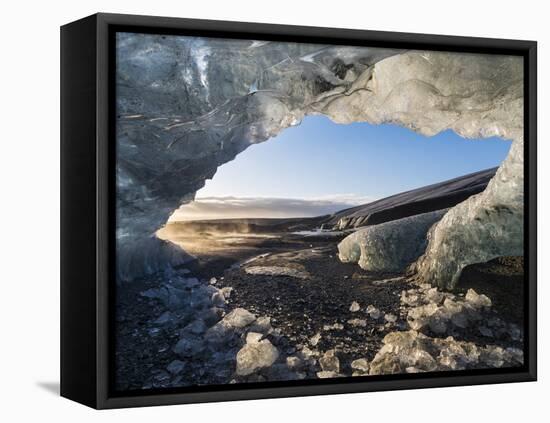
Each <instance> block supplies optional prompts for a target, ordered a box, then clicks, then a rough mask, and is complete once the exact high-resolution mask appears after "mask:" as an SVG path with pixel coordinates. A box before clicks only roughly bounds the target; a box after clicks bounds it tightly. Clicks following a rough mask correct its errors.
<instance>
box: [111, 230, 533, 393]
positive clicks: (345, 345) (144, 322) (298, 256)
mask: <svg viewBox="0 0 550 423" xmlns="http://www.w3.org/2000/svg"><path fill="white" fill-rule="evenodd" d="M262 235H266V234H265V233H263V234H262ZM343 236H344V234H342V235H340V236H336V237H335V236H316V237H311V236H303V235H298V234H292V233H289V232H280V233H275V234H268V236H267V237H266V236H254V234H252V236H251V234H250V233H249V232H248V233H247V234H246V236H242V237H241V236H240V235H238V234H234V233H231V234H220V233H216V234H213V233H207V232H201V233H199V234H195V239H194V240H192V241H193V243H192V244H193V245H195V247H196V248H195V250H194V251H191V252H192V253H193V254H194V255H195V256H196V257H197V259H196V260H195V261H194V262H193V263H188V264H186V265H185V268H186V269H189V270H190V271H191V273H190V274H189V275H187V276H191V275H193V276H196V277H199V278H201V279H203V280H206V281H208V280H210V278H214V277H215V278H216V281H215V286H216V287H218V288H221V287H224V286H228V287H232V288H233V291H232V293H231V296H230V298H229V304H228V309H232V308H236V307H242V308H245V309H247V310H249V311H251V312H252V313H254V314H256V315H258V316H268V317H270V318H271V319H272V320H271V323H272V326H273V327H274V328H277V329H279V330H280V331H281V333H282V335H283V337H284V338H285V339H286V341H287V343H286V346H283V348H285V351H284V353H285V354H287V355H291V354H293V353H294V352H295V351H296V349H300V348H302V347H304V346H307V347H309V348H311V349H315V350H317V351H326V350H329V349H333V348H334V349H337V350H338V352H339V357H340V358H341V366H342V371H343V372H344V373H346V374H350V373H351V369H350V363H351V361H353V360H355V359H358V358H366V359H367V360H369V361H370V360H372V358H373V357H374V355H375V354H376V352H377V351H378V350H379V349H380V347H381V346H382V339H383V338H384V336H385V335H386V334H387V333H389V332H392V331H396V330H407V329H408V327H407V324H406V320H405V319H406V316H405V315H401V314H400V313H401V309H400V294H401V291H402V290H407V289H409V288H412V287H414V286H415V285H414V284H413V282H412V281H409V280H407V278H406V277H404V275H399V274H381V273H373V272H367V271H364V270H362V269H361V268H360V267H359V266H358V265H357V264H349V263H342V262H340V260H339V259H338V257H337V244H338V242H339V241H340V240H341V239H342V238H343ZM182 238H184V240H185V239H187V241H189V238H185V237H183V236H182ZM220 240H221V241H220ZM198 241H200V242H198ZM183 245H184V246H185V244H183ZM259 255H262V256H260V257H258V256H259ZM252 258H255V259H253V260H252V261H249V260H250V259H252ZM247 261H248V262H247ZM245 262H246V263H245ZM238 263H240V264H241V265H240V266H239V265H236V264H238ZM251 266H279V267H280V266H283V267H288V268H292V269H296V270H299V271H300V272H307V273H308V274H309V276H308V277H307V279H300V278H296V277H290V276H269V275H253V274H248V273H246V270H245V269H246V268H247V267H251ZM182 272H186V271H184V270H183V269H182ZM159 277H160V276H159ZM388 279H389V280H388ZM160 285H162V281H161V280H158V278H157V279H155V277H150V278H146V279H143V280H137V281H133V282H132V283H131V284H128V285H127V286H125V287H124V289H118V290H117V326H116V340H117V348H116V349H117V351H116V366H117V386H118V387H119V388H121V389H140V388H142V387H143V384H144V381H147V380H150V379H151V375H152V374H157V375H159V374H160V375H162V374H163V371H164V372H165V368H166V366H167V365H168V364H169V363H170V362H171V361H172V360H174V359H177V358H178V357H177V356H176V355H175V354H174V353H173V352H172V347H173V346H174V345H175V344H176V343H177V341H178V333H179V330H180V329H182V328H183V327H184V326H185V324H187V323H188V322H184V321H182V322H180V323H177V324H175V325H176V326H174V325H167V326H162V327H160V328H159V327H158V326H155V325H154V324H152V323H153V322H154V320H155V319H157V318H158V317H159V315H161V314H162V313H163V312H164V311H165V310H166V308H164V307H163V306H162V305H161V304H159V303H158V302H154V301H150V300H148V299H146V298H143V297H142V296H141V295H140V293H141V292H143V291H145V290H147V289H148V288H155V287H158V286H160ZM523 287H524V284H523V260H522V258H518V257H506V258H499V259H496V260H493V261H490V262H487V263H483V264H476V265H472V266H468V267H467V268H465V269H464V271H463V275H462V277H461V280H460V283H459V287H458V293H459V295H460V294H463V293H465V292H466V291H467V290H468V289H469V288H473V289H475V290H476V291H477V292H478V293H484V294H486V295H487V296H488V297H489V298H491V299H492V301H493V304H494V307H493V309H494V311H495V312H496V313H497V315H498V316H499V317H500V318H502V319H503V320H506V321H511V322H516V323H518V324H520V325H521V324H522V323H523V309H524V308H523ZM354 301H356V302H357V303H359V305H360V307H361V310H360V311H358V312H351V311H350V309H349V308H350V305H351V303H352V302H354ZM368 305H373V306H374V307H376V308H378V309H379V310H380V311H381V312H382V314H384V313H388V314H393V315H395V316H397V320H396V321H395V322H391V323H388V322H385V321H384V319H381V320H379V321H375V320H373V319H369V317H368V316H367V314H366V310H365V309H366V307H367V306H368ZM350 319H362V320H366V322H367V325H366V327H360V326H356V327H353V326H352V325H350V324H346V323H347V322H348V321H349V320H350ZM335 324H336V325H337V326H336V327H335V326H334V325H335ZM338 324H341V325H343V328H341V327H339V326H338ZM178 325H179V326H178ZM317 334H320V335H321V337H320V339H319V341H318V343H313V344H312V343H311V338H312V337H314V336H315V335H317ZM466 335H467V336H464V337H463V338H464V339H467V340H470V341H473V342H476V343H480V344H484V343H486V339H483V338H479V336H478V335H476V334H474V333H468V334H466ZM494 343H496V344H498V343H499V342H498V341H497V340H495V341H494ZM503 346H506V345H503ZM197 377H198V379H197V380H196V381H193V382H194V383H211V382H209V380H208V379H206V376H204V380H203V379H202V376H200V375H199V376H197ZM162 383H163V382H162V381H159V384H160V386H162Z"/></svg>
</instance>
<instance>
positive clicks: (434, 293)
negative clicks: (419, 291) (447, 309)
mask: <svg viewBox="0 0 550 423" xmlns="http://www.w3.org/2000/svg"><path fill="white" fill-rule="evenodd" d="M444 298H445V296H444V295H443V294H442V293H441V292H439V291H438V289H437V288H430V289H428V291H427V292H426V299H427V300H428V301H430V302H432V303H436V304H439V303H441V301H443V299H444Z"/></svg>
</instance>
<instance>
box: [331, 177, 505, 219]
mask: <svg viewBox="0 0 550 423" xmlns="http://www.w3.org/2000/svg"><path fill="white" fill-rule="evenodd" d="M497 169H498V167H494V168H491V169H486V170H482V171H479V172H475V173H470V174H468V175H464V176H459V177H458V178H454V179H450V180H447V181H444V182H438V183H436V184H432V185H428V186H425V187H422V188H417V189H413V190H410V191H405V192H402V193H400V194H395V195H392V196H390V197H386V198H382V199H380V200H376V201H373V202H372V203H368V204H363V205H360V206H356V207H352V208H349V209H345V210H342V211H339V212H337V213H334V214H333V215H331V216H330V217H329V218H328V220H327V221H326V222H324V223H323V227H324V228H334V229H340V230H342V229H350V228H356V227H359V226H368V225H376V224H379V223H384V222H388V221H391V220H395V219H401V218H403V217H408V216H414V215H416V214H420V213H427V212H431V211H435V210H441V209H446V208H449V207H452V206H454V205H456V204H458V203H461V202H462V201H464V200H466V199H467V198H468V197H471V196H472V195H474V194H478V193H480V192H482V191H483V190H484V189H485V188H486V187H487V184H488V183H489V181H490V180H491V178H492V177H493V176H494V175H495V173H496V171H497Z"/></svg>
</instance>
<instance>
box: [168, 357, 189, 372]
mask: <svg viewBox="0 0 550 423" xmlns="http://www.w3.org/2000/svg"><path fill="white" fill-rule="evenodd" d="M183 369H185V363H184V362H183V361H180V360H174V361H172V362H171V363H170V364H169V365H168V366H167V367H166V370H168V371H169V372H170V373H172V374H174V375H176V374H178V373H181V372H182V371H183Z"/></svg>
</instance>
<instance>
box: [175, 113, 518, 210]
mask: <svg viewBox="0 0 550 423" xmlns="http://www.w3.org/2000/svg"><path fill="white" fill-rule="evenodd" d="M509 148H510V142H509V141H504V140H501V139H498V138H489V139H483V140H466V139H463V138H461V137H459V136H458V135H456V134H455V133H454V132H452V131H445V132H442V133H440V134H438V135H436V136H434V137H425V136H422V135H418V134H416V133H414V132H412V131H410V130H408V129H405V128H402V127H399V126H395V125H370V124H367V123H353V124H349V125H339V124H335V123H333V122H332V121H330V120H329V119H328V118H326V117H324V116H309V117H306V118H305V119H304V120H303V122H302V123H301V124H300V125H298V126H295V127H292V128H288V129H286V130H284V131H283V132H281V133H280V134H279V135H278V136H277V137H276V138H273V139H271V140H268V141H266V142H263V143H260V144H256V145H252V146H250V147H249V148H248V149H246V150H245V151H244V152H242V153H240V154H239V155H238V156H237V157H236V159H235V160H233V161H231V162H229V163H226V164H224V165H223V166H221V167H220V168H219V169H218V171H217V173H216V175H214V178H213V179H212V180H209V181H207V182H206V186H205V187H204V188H203V189H201V190H200V191H198V192H197V201H195V202H192V203H190V204H188V205H185V206H182V207H181V208H180V209H179V210H178V211H177V212H176V213H175V214H174V216H173V217H172V220H181V219H210V218H212V219H216V218H242V217H298V216H319V215H323V214H328V213H333V212H336V211H338V210H342V209H344V208H347V207H351V206H354V205H358V204H364V203H368V202H370V201H373V200H375V199H378V198H383V197H386V196H389V195H392V194H396V193H399V192H403V191H406V190H409V189H414V188H419V187H422V186H425V185H429V184H432V183H435V182H440V181H444V180H447V179H451V178H454V177H457V176H461V175H465V174H468V173H471V172H475V171H478V170H482V169H487V168H490V167H494V166H498V165H499V164H500V163H501V162H502V160H504V158H505V157H506V155H507V153H508V150H509ZM225 197H230V198H225ZM284 199H293V200H288V201H285V200H284ZM296 199H298V200H300V201H296Z"/></svg>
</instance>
